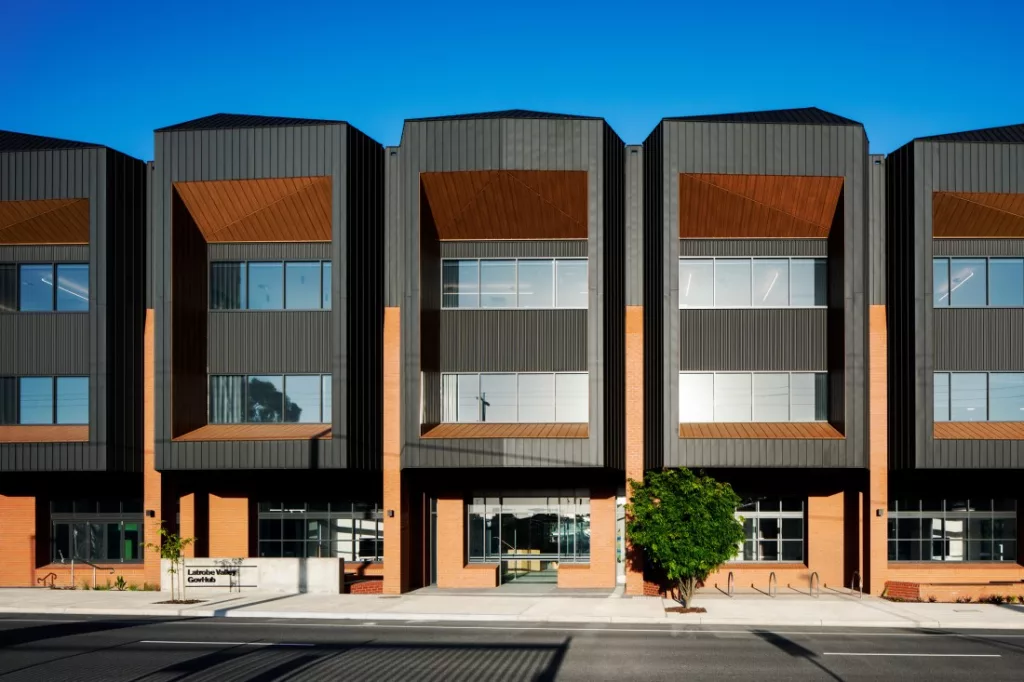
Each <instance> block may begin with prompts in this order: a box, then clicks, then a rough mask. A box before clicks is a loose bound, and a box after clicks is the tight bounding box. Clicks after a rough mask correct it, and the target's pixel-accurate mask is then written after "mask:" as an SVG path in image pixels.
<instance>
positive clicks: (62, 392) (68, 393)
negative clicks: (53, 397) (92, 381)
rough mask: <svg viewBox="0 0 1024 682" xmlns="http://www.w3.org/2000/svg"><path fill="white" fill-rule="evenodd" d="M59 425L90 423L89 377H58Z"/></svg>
mask: <svg viewBox="0 0 1024 682" xmlns="http://www.w3.org/2000/svg"><path fill="white" fill-rule="evenodd" d="M57 423H58V424H88V423H89V377H57Z"/></svg>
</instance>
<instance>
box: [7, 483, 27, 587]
mask: <svg viewBox="0 0 1024 682" xmlns="http://www.w3.org/2000/svg"><path fill="white" fill-rule="evenodd" d="M0 519H2V522H0V586H2V587H33V586H35V582H36V575H35V574H36V498H34V497H9V496H7V495H0Z"/></svg>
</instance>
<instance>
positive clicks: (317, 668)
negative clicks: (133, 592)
mask: <svg viewBox="0 0 1024 682" xmlns="http://www.w3.org/2000/svg"><path fill="white" fill-rule="evenodd" d="M1022 671H1024V632H946V631H944V632H933V633H932V632H906V631H883V630H877V629H864V630H855V629H849V630H835V629H810V628H808V629H784V630H779V631H768V630H747V629H727V628H713V627H708V628H706V629H699V628H684V627H681V626H675V627H673V626H667V627H664V628H653V627H649V626H637V627H631V626H621V625H595V626H589V627H582V626H575V625H574V626H569V627H564V628H560V627H558V626H557V625H551V624H538V625H534V626H531V625H529V624H524V623H509V624H502V623H481V624H473V623H467V624H465V625H453V624H441V623H438V624H430V623H427V624H423V623H418V624H413V623H406V624H399V623H346V624H339V623H336V622H335V623H330V622H316V621H270V620H266V621H256V620H248V619H245V620H243V619H138V620H125V619H111V618H101V617H88V616H68V617H61V616H50V615H41V616H22V615H19V616H17V617H13V616H12V617H10V618H5V617H2V616H0V682H8V681H11V682H13V681H15V680H31V681H32V682H38V681H40V680H47V681H48V680H104V681H107V680H132V681H133V682H143V681H146V682H151V681H152V682H156V681H161V682H170V681H172V680H216V681H218V682H221V681H228V680H237V681H238V682H243V681H244V682H270V681H271V680H387V681H394V680H416V681H417V682H420V681H422V682H430V681H434V680H437V681H443V682H455V681H456V680H473V681H474V682H477V681H479V680H586V681H587V682H593V681H594V680H611V679H614V680H633V679H641V680H645V681H650V682H658V681H660V680H679V679H687V680H704V679H707V680H712V679H713V680H867V679H871V680H878V679H899V680H900V681H901V682H907V681H910V680H944V679H957V680H985V681H986V682H991V681H994V680H1021V679H1024V672H1022Z"/></svg>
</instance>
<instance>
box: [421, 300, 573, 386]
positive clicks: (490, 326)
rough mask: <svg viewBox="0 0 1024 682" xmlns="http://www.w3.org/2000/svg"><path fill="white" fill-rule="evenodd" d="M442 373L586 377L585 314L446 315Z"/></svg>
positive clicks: (473, 312)
mask: <svg viewBox="0 0 1024 682" xmlns="http://www.w3.org/2000/svg"><path fill="white" fill-rule="evenodd" d="M440 326H441V341H440V365H439V367H438V369H440V371H442V372H586V371H587V311H586V310H444V311H442V312H441V325H440Z"/></svg>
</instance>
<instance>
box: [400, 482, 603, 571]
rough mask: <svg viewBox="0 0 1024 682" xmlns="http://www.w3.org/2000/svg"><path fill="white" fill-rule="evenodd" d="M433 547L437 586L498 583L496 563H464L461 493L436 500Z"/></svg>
mask: <svg viewBox="0 0 1024 682" xmlns="http://www.w3.org/2000/svg"><path fill="white" fill-rule="evenodd" d="M614 502H615V500H614V499H613V500H612V504H614ZM613 513H614V511H613ZM385 546H386V545H385ZM436 551H437V586H438V587H497V585H498V565H497V564H467V563H466V503H465V501H464V500H463V499H462V498H461V497H444V498H438V500H437V550H436ZM612 570H613V571H614V568H613V569H612Z"/></svg>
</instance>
